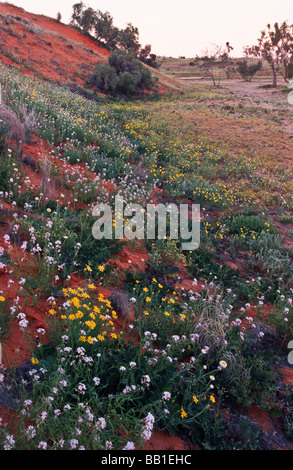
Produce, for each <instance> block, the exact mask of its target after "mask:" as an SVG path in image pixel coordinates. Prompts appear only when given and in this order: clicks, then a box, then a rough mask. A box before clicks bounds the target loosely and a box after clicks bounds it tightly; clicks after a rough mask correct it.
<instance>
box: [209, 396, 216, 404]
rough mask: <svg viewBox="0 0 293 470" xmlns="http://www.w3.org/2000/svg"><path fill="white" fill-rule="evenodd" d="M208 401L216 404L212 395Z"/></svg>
mask: <svg viewBox="0 0 293 470" xmlns="http://www.w3.org/2000/svg"><path fill="white" fill-rule="evenodd" d="M210 400H211V402H212V403H215V402H216V400H215V397H214V395H211V396H210Z"/></svg>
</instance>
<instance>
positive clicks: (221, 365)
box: [220, 361, 227, 369]
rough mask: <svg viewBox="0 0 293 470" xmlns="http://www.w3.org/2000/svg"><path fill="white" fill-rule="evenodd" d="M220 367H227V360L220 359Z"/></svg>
mask: <svg viewBox="0 0 293 470" xmlns="http://www.w3.org/2000/svg"><path fill="white" fill-rule="evenodd" d="M220 367H221V369H225V368H226V367H227V362H226V361H220Z"/></svg>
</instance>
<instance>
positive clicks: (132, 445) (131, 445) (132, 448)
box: [122, 441, 135, 450]
mask: <svg viewBox="0 0 293 470" xmlns="http://www.w3.org/2000/svg"><path fill="white" fill-rule="evenodd" d="M122 450H135V446H134V443H133V442H131V441H128V442H127V444H126V445H125V446H124V447H123V449H122Z"/></svg>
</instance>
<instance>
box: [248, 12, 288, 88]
mask: <svg viewBox="0 0 293 470" xmlns="http://www.w3.org/2000/svg"><path fill="white" fill-rule="evenodd" d="M244 52H245V54H246V55H247V56H253V57H262V58H263V59H264V60H266V61H267V62H268V64H269V65H270V67H271V69H272V73H273V87H276V86H277V74H278V72H280V73H281V74H282V76H283V78H284V79H285V80H286V81H288V80H289V77H288V75H289V71H290V68H291V66H292V63H293V25H291V26H289V25H288V24H287V22H286V21H284V22H283V23H282V24H281V26H279V24H278V23H275V24H274V28H273V29H272V28H271V25H270V24H268V25H267V30H265V31H261V36H260V38H259V39H258V44H257V45H255V46H251V47H246V48H245V49H244Z"/></svg>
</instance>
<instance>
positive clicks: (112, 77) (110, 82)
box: [90, 64, 119, 93]
mask: <svg viewBox="0 0 293 470" xmlns="http://www.w3.org/2000/svg"><path fill="white" fill-rule="evenodd" d="M118 81H119V80H118V76H117V73H116V71H115V69H114V68H113V67H111V65H109V64H97V65H96V67H95V70H94V73H93V75H92V76H91V78H90V84H91V85H93V86H95V87H96V88H98V89H99V90H100V91H102V92H103V93H114V92H115V90H116V88H117V85H118Z"/></svg>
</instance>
